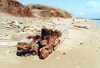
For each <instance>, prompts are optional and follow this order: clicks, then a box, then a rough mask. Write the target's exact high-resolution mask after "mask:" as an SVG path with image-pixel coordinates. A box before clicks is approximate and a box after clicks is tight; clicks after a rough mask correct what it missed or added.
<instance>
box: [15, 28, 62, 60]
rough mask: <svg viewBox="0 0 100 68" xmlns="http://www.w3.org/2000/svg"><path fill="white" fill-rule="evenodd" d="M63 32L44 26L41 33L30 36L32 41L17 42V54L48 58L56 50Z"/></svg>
mask: <svg viewBox="0 0 100 68" xmlns="http://www.w3.org/2000/svg"><path fill="white" fill-rule="evenodd" d="M61 35H62V33H61V32H60V31H57V30H52V29H47V28H43V29H42V30H41V35H36V36H31V35H30V36H28V37H27V38H28V39H32V41H31V42H29V43H26V42H19V43H18V44H17V56H30V55H36V54H37V55H38V56H39V58H40V59H45V58H47V57H48V56H49V55H50V54H51V53H52V52H53V51H55V49H56V47H57V45H58V44H59V43H60V39H59V37H61Z"/></svg>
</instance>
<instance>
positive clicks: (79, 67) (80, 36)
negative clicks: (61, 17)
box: [0, 22, 100, 68]
mask: <svg viewBox="0 0 100 68" xmlns="http://www.w3.org/2000/svg"><path fill="white" fill-rule="evenodd" d="M74 25H78V26H87V27H88V29H84V28H77V27H74ZM28 67H29V68H33V67H34V68H100V26H99V25H97V24H96V23H92V22H81V23H74V24H71V25H70V27H69V34H68V36H67V37H66V39H65V41H64V42H63V43H62V44H61V45H60V46H59V47H58V49H57V50H56V51H55V52H53V53H52V54H51V55H50V56H49V57H48V58H47V59H45V60H41V59H39V58H38V56H29V57H18V56H16V47H1V46H0V68H28Z"/></svg>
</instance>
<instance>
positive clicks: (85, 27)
mask: <svg viewBox="0 0 100 68" xmlns="http://www.w3.org/2000/svg"><path fill="white" fill-rule="evenodd" d="M74 27H77V28H84V29H89V28H88V27H87V26H77V25H74Z"/></svg>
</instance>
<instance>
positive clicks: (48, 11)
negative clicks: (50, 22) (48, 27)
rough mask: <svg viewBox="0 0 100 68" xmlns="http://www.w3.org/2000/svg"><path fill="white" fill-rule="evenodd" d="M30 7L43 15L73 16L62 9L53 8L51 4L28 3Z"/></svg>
mask: <svg viewBox="0 0 100 68" xmlns="http://www.w3.org/2000/svg"><path fill="white" fill-rule="evenodd" d="M28 6H29V7H30V8H32V9H33V11H34V10H38V11H40V12H39V14H38V15H40V16H42V17H62V18H71V17H72V16H71V15H70V14H69V13H68V12H67V11H64V10H62V9H57V8H53V7H50V6H45V5H40V4H33V5H28Z"/></svg>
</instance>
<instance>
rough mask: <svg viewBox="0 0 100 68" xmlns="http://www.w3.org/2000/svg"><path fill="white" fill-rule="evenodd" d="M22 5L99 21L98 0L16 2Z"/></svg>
mask: <svg viewBox="0 0 100 68" xmlns="http://www.w3.org/2000/svg"><path fill="white" fill-rule="evenodd" d="M18 1H19V2H21V3H22V4H25V5H28V4H43V5H48V6H52V7H55V8H60V9H63V10H66V11H68V12H69V13H71V14H72V16H73V17H82V18H88V19H96V18H99V19H100V0H18Z"/></svg>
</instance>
